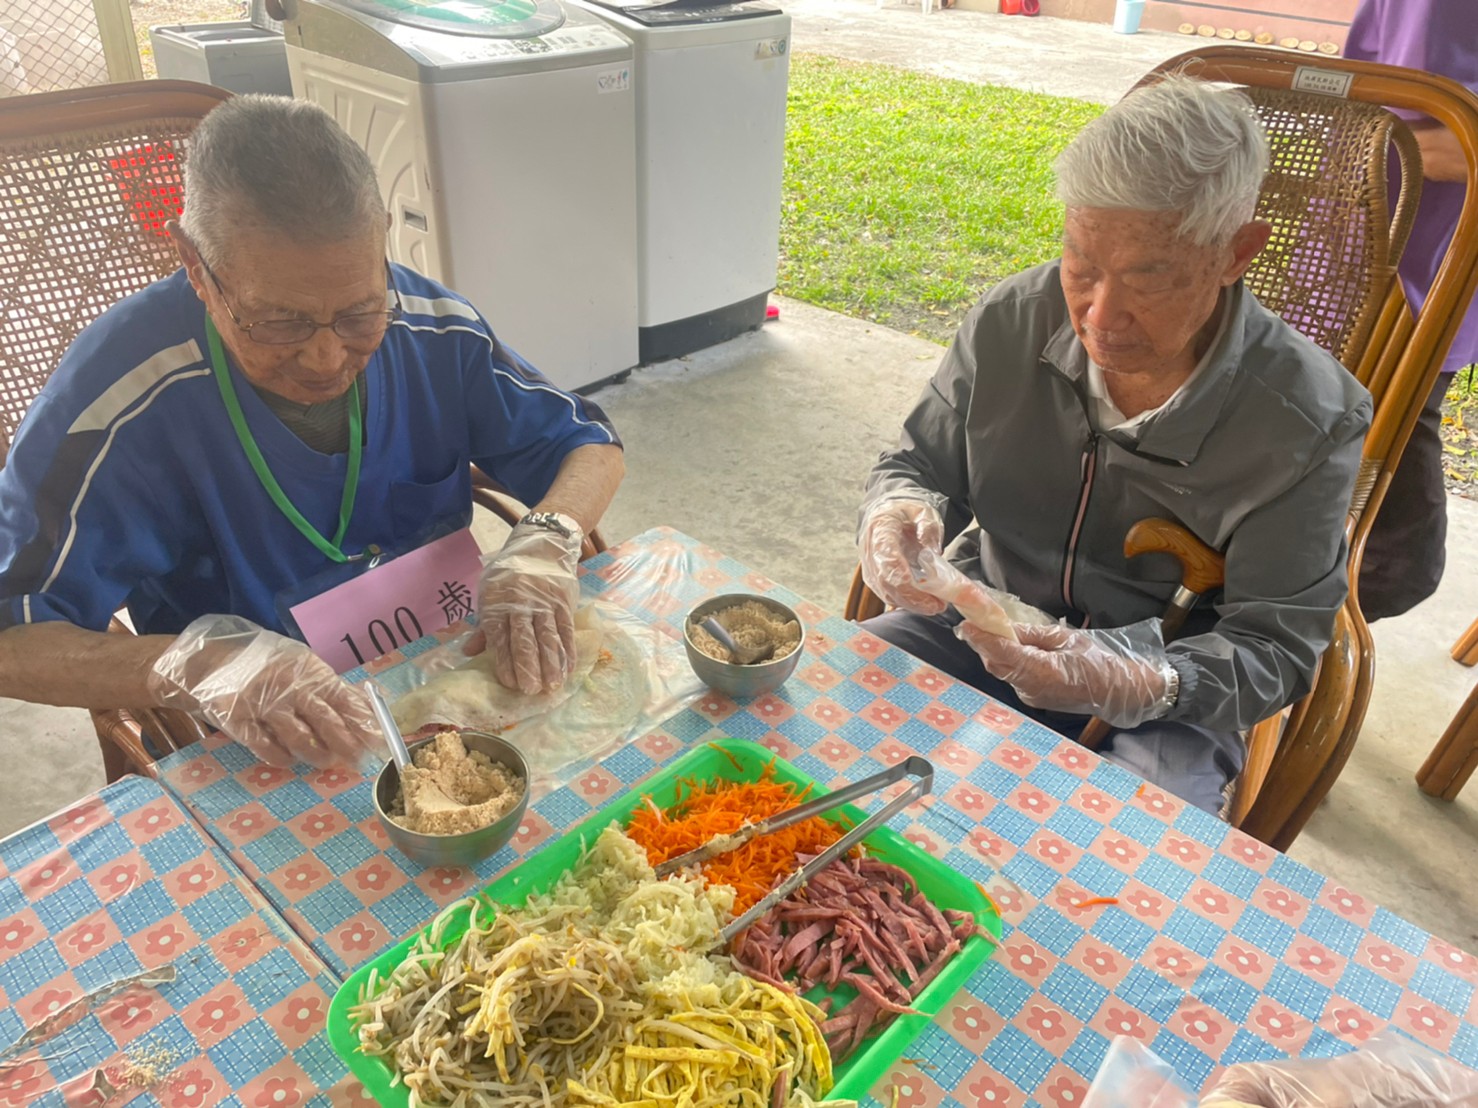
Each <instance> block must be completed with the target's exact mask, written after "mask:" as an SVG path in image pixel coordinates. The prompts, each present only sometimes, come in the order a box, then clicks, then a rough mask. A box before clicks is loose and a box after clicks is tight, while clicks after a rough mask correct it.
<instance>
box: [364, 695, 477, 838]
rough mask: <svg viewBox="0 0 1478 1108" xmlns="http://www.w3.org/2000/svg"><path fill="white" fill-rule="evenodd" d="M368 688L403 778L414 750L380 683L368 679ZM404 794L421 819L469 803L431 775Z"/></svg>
mask: <svg viewBox="0 0 1478 1108" xmlns="http://www.w3.org/2000/svg"><path fill="white" fill-rule="evenodd" d="M364 688H365V692H367V693H368V694H369V700H370V709H371V710H372V711H373V712H374V713H375V721H376V722H377V723H379V725H380V730H381V731H382V732H384V735H385V741H386V742H387V743H389V744H390V757H391V758H393V759H394V760H395V771H396V773H398V774H400V775H401V780H402V781H403V780H404V774H405V771H406V768H407V767H408V766H410V764H411V752H410V751H409V750H407V749H406V745H405V738H404V736H402V735H401V733H400V727H399V726H398V725H397V724H396V722H395V717H394V716H392V715H391V714H390V705H389V704H387V703H385V696H384V694H383V693H381V692H380V689H379V686H378V685H376V684H375V683H374V682H373V681H366V682H365V686H364ZM403 796H404V799H405V811H406V815H408V816H412V817H415V818H418V819H419V818H421V817H423V816H425V815H426V814H428V813H431V812H445V811H449V810H451V809H453V808H462V807H465V805H464V804H462V803H461V802H460V801H458V800H454V799H453V798H452V797H450V796H447V794H446V793H445V792H443V791H442V789H441V787H440V786H439V785H438V784H437V783H436V782H435V781H434V780H431V779H430V778H423V779H422V781H421V787H420V789H419V790H418V791H417V792H416V793H415V794H414V795H412V794H411V793H409V792H406V793H404V794H403Z"/></svg>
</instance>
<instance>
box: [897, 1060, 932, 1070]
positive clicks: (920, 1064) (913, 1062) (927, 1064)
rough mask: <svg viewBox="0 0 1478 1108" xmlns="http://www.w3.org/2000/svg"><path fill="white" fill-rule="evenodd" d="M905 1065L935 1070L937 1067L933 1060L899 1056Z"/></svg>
mask: <svg viewBox="0 0 1478 1108" xmlns="http://www.w3.org/2000/svg"><path fill="white" fill-rule="evenodd" d="M898 1060H899V1061H900V1062H902V1063H903V1064H904V1065H905V1066H918V1067H919V1069H921V1070H937V1069H938V1068H939V1067H938V1066H936V1065H935V1064H934V1063H933V1062H926V1061H924V1060H923V1059H922V1058H900V1059H898Z"/></svg>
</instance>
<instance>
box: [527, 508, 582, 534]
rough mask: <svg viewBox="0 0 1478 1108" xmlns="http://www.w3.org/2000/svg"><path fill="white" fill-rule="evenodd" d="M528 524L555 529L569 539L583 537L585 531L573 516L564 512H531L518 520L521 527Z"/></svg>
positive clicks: (548, 529)
mask: <svg viewBox="0 0 1478 1108" xmlns="http://www.w3.org/2000/svg"><path fill="white" fill-rule="evenodd" d="M525 524H527V525H528V526H530V527H538V528H541V529H542V530H545V531H554V532H556V533H558V534H561V535H563V536H564V537H565V538H567V539H583V538H584V537H585V533H584V531H583V530H582V529H581V527H580V524H579V522H578V521H576V520H575V518H574V517H573V516H567V515H565V514H564V513H563V512H529V513H528V514H527V515H525V516H524V517H523V518H522V519H521V520H519V521H518V525H519V526H520V527H522V526H524V525H525Z"/></svg>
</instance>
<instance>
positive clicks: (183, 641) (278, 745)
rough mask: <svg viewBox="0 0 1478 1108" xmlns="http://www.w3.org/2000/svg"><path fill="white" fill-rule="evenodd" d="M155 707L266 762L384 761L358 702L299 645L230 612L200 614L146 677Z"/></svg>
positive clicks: (362, 700) (365, 704)
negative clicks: (193, 716)
mask: <svg viewBox="0 0 1478 1108" xmlns="http://www.w3.org/2000/svg"><path fill="white" fill-rule="evenodd" d="M147 684H148V688H149V691H150V692H151V693H152V694H154V696H156V697H157V698H158V700H159V703H161V704H163V705H165V706H167V707H170V708H179V709H181V710H182V711H186V712H195V713H198V714H199V715H200V716H202V717H203V718H204V719H205V721H206V722H207V723H209V724H210V725H211V726H212V727H214V728H216V729H217V730H220V731H223V732H225V733H226V734H227V735H229V736H230V737H231V738H233V739H235V740H236V741H237V742H239V743H240V744H241V745H242V746H244V747H246V748H247V749H248V750H250V751H251V752H252V753H253V754H255V755H256V756H257V757H258V758H260V759H261V760H262V761H264V762H266V763H267V764H268V765H273V766H290V765H293V764H295V763H297V762H307V763H308V764H309V765H311V766H317V767H318V768H320V769H326V768H328V767H329V766H354V767H360V768H368V767H369V765H370V764H374V765H375V768H378V766H379V764H380V763H383V762H384V760H385V759H387V758H388V757H389V753H390V752H389V751H388V750H387V749H384V740H383V739H382V738H381V737H380V729H379V728H378V727H377V726H376V725H375V719H374V716H373V715H372V714H371V712H370V705H369V700H368V698H366V697H365V695H364V693H362V692H360V691H359V690H358V689H356V688H354V687H353V686H351V685H350V684H348V683H347V682H346V681H345V680H344V679H343V678H341V677H340V676H339V675H338V674H337V673H335V672H334V671H333V669H332V668H331V667H330V666H329V664H328V663H327V662H325V661H324V660H323V659H322V658H320V657H318V655H316V654H314V653H313V652H312V651H311V650H309V649H308V648H307V647H306V646H304V645H303V644H302V643H300V642H297V641H295V640H293V639H289V638H286V637H284V636H282V635H278V634H276V633H274V632H272V631H268V630H266V629H265V628H262V627H258V626H257V625H256V624H255V623H252V622H251V621H250V620H246V619H242V618H241V617H240V616H221V615H213V616H201V617H200V618H199V619H197V620H196V621H195V622H194V623H192V624H190V626H189V627H186V628H185V630H184V631H182V632H181V633H180V635H179V637H178V638H176V639H175V641H174V642H172V643H171V644H170V645H169V646H168V647H167V648H166V649H165V651H164V653H163V654H161V655H160V656H159V660H158V661H156V662H155V663H154V668H153V670H152V671H151V672H150V673H149V677H148V682H147Z"/></svg>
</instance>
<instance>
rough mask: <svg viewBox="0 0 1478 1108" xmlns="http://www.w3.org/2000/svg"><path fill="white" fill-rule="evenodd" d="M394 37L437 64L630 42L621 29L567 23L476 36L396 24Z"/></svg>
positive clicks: (427, 61)
mask: <svg viewBox="0 0 1478 1108" xmlns="http://www.w3.org/2000/svg"><path fill="white" fill-rule="evenodd" d="M390 37H391V38H392V39H393V41H394V42H395V44H396V45H397V46H399V47H400V48H401V49H402V50H405V51H406V52H407V53H409V54H412V55H414V56H415V57H416V58H417V59H418V60H419V61H420V62H421V64H422V65H427V66H436V67H455V66H458V65H475V64H477V63H479V62H488V61H497V60H500V59H509V58H519V57H537V56H539V55H543V54H555V53H558V54H578V53H583V52H586V51H598V50H610V49H612V48H617V49H619V48H621V47H622V46H624V45H625V44H626V39H625V38H624V37H622V35H621V34H620V32H618V31H616V30H615V29H614V28H611V27H607V26H605V25H603V24H599V23H583V24H566V25H565V26H563V27H560V28H558V29H557V30H554V31H548V32H546V33H544V34H542V35H539V36H537V37H535V38H474V37H472V36H470V35H443V34H437V33H436V32H434V31H422V30H421V29H419V28H416V27H405V26H399V27H396V28H395V29H394V31H393V32H392V34H391V36H390Z"/></svg>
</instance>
